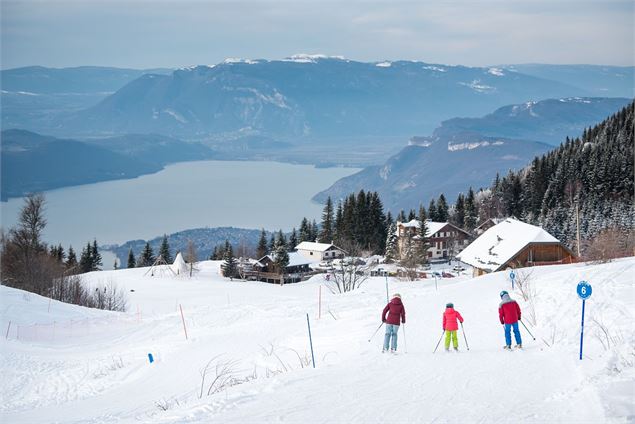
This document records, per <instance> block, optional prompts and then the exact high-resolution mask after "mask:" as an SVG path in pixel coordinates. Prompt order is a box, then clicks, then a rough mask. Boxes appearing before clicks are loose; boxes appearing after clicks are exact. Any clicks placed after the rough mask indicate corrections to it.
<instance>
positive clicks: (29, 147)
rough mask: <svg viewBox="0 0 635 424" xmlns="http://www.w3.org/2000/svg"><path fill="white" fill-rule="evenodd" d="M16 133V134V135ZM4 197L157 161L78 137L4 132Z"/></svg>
mask: <svg viewBox="0 0 635 424" xmlns="http://www.w3.org/2000/svg"><path fill="white" fill-rule="evenodd" d="M14 136H15V137H14ZM1 161H2V188H1V191H2V200H6V199H7V198H10V197H19V196H22V195H24V194H26V193H29V192H36V191H44V190H51V189H54V188H60V187H67V186H72V185H79V184H89V183H94V182H99V181H107V180H116V179H122V178H134V177H137V176H139V175H143V174H148V173H152V172H157V171H159V170H160V169H161V166H160V165H158V164H153V163H151V162H146V161H144V160H142V159H141V160H140V159H135V158H130V157H126V156H124V155H120V154H118V153H115V152H112V151H110V150H107V149H104V148H102V147H97V146H92V145H89V144H86V143H82V142H80V141H76V140H62V139H56V138H53V137H45V136H41V135H39V134H35V133H30V132H28V131H20V130H10V131H3V132H2V155H1Z"/></svg>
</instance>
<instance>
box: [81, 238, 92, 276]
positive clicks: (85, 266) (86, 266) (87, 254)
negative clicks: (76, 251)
mask: <svg viewBox="0 0 635 424" xmlns="http://www.w3.org/2000/svg"><path fill="white" fill-rule="evenodd" d="M92 252H93V248H92V246H91V245H90V242H88V244H86V247H84V248H83V249H82V254H81V256H80V258H79V269H80V271H81V272H82V273H85V272H90V271H92V270H93V255H92Z"/></svg>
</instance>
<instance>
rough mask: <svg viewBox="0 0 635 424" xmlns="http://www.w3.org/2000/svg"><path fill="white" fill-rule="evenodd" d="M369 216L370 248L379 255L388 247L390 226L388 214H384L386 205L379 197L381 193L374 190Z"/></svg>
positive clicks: (370, 196)
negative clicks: (387, 238)
mask: <svg viewBox="0 0 635 424" xmlns="http://www.w3.org/2000/svg"><path fill="white" fill-rule="evenodd" d="M368 197H369V199H370V204H369V217H368V227H367V228H368V232H369V233H370V237H369V248H370V250H371V251H372V252H373V253H374V254H377V255H380V254H382V253H383V252H384V250H385V249H386V235H387V231H388V227H387V226H386V215H384V205H383V204H382V202H381V199H380V198H379V193H377V192H373V193H371V194H370V195H369V196H368Z"/></svg>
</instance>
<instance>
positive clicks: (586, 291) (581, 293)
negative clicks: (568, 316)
mask: <svg viewBox="0 0 635 424" xmlns="http://www.w3.org/2000/svg"><path fill="white" fill-rule="evenodd" d="M575 291H576V293H578V297H579V298H580V299H582V325H581V326H580V360H582V344H583V343H584V306H585V303H586V300H587V299H588V298H589V297H591V293H592V292H593V289H592V288H591V284H589V283H587V282H586V281H580V282H579V283H578V287H577V288H576V289H575Z"/></svg>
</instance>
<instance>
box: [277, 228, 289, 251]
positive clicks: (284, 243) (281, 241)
mask: <svg viewBox="0 0 635 424" xmlns="http://www.w3.org/2000/svg"><path fill="white" fill-rule="evenodd" d="M279 246H285V249H286V246H287V238H286V237H285V236H284V233H283V232H282V230H278V234H277V236H276V242H275V244H274V250H275V249H277V248H278V247H279Z"/></svg>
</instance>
